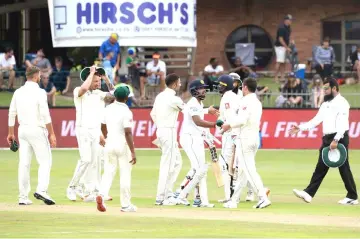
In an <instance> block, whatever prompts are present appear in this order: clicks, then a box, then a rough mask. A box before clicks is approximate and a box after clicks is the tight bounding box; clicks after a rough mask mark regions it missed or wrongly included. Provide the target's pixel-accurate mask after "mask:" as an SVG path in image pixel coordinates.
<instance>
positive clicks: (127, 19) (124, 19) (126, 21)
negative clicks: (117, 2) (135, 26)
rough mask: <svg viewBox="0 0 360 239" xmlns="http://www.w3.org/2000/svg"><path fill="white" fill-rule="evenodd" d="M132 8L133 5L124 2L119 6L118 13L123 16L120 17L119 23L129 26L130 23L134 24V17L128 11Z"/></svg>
mask: <svg viewBox="0 0 360 239" xmlns="http://www.w3.org/2000/svg"><path fill="white" fill-rule="evenodd" d="M133 8H134V4H132V3H131V2H125V3H123V4H121V6H120V12H121V13H122V14H124V15H125V16H123V17H120V21H121V22H122V23H124V24H130V23H132V22H134V20H135V15H134V13H133V12H132V11H131V10H130V9H133Z"/></svg>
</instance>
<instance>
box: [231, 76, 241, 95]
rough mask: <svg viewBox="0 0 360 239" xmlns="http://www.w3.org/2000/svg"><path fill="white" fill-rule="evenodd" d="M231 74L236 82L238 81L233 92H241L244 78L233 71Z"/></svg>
mask: <svg viewBox="0 0 360 239" xmlns="http://www.w3.org/2000/svg"><path fill="white" fill-rule="evenodd" d="M229 76H231V77H232V78H233V80H234V82H236V86H234V89H233V92H234V93H235V94H237V93H238V92H239V89H240V90H241V88H242V80H241V78H240V76H239V74H237V73H235V72H233V73H230V74H229Z"/></svg>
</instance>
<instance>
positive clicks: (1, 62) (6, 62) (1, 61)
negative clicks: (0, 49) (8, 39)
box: [0, 53, 16, 67]
mask: <svg viewBox="0 0 360 239" xmlns="http://www.w3.org/2000/svg"><path fill="white" fill-rule="evenodd" d="M14 65H16V61H15V56H14V55H12V56H11V57H10V58H9V59H5V54H4V53H3V54H0V66H1V67H9V66H14Z"/></svg>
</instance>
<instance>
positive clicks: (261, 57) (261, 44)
mask: <svg viewBox="0 0 360 239" xmlns="http://www.w3.org/2000/svg"><path fill="white" fill-rule="evenodd" d="M237 43H254V44H255V52H254V54H255V57H256V58H257V60H256V67H257V68H260V69H263V68H265V67H266V66H267V65H268V64H269V63H270V61H271V58H272V57H273V43H272V40H271V37H270V36H269V34H268V33H267V32H266V31H265V30H264V29H262V28H261V27H258V26H254V25H246V26H241V27H239V28H237V29H235V30H234V31H233V32H231V33H230V35H229V36H228V37H227V39H226V42H225V52H226V57H227V59H228V61H229V62H230V64H231V65H233V58H234V57H235V44H237Z"/></svg>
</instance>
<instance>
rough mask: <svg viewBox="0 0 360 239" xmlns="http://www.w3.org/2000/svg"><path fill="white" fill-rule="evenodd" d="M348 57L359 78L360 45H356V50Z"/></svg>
mask: <svg viewBox="0 0 360 239" xmlns="http://www.w3.org/2000/svg"><path fill="white" fill-rule="evenodd" d="M350 58H351V63H352V65H353V69H354V70H355V71H357V75H358V79H360V45H359V46H357V48H356V51H355V52H354V53H352V54H351V57H350Z"/></svg>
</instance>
